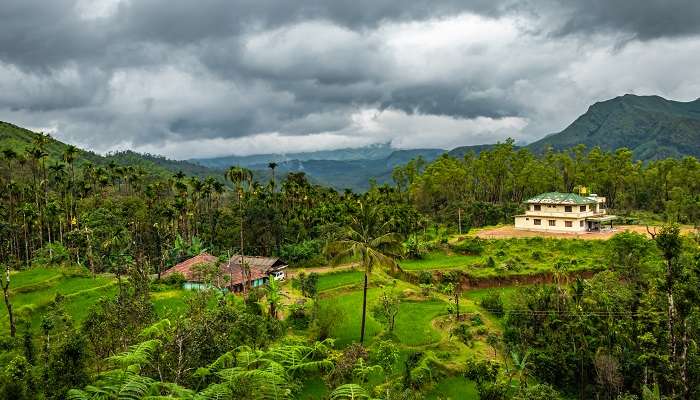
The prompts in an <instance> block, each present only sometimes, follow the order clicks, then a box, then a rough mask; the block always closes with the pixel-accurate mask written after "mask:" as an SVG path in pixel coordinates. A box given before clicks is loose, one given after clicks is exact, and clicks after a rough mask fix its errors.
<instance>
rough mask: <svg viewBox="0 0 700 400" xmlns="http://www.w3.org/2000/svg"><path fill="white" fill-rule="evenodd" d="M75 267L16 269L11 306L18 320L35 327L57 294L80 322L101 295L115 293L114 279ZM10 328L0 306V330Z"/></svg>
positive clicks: (13, 278)
mask: <svg viewBox="0 0 700 400" xmlns="http://www.w3.org/2000/svg"><path fill="white" fill-rule="evenodd" d="M78 272H79V271H78V270H76V269H61V268H34V269H30V270H27V271H22V272H16V273H13V274H12V278H11V286H10V288H11V295H10V299H11V301H12V306H13V308H14V311H15V315H16V317H17V319H18V320H20V319H25V320H28V321H30V322H31V323H32V326H33V327H35V328H36V327H38V325H39V323H40V321H41V317H42V315H43V310H44V309H45V308H46V307H47V306H48V305H50V304H51V303H52V302H53V301H54V299H55V298H56V295H59V294H60V295H62V296H64V297H65V300H64V303H63V304H64V308H65V310H66V312H67V313H68V314H69V315H70V316H71V318H72V319H73V321H74V322H76V323H80V322H82V321H83V320H84V319H85V317H86V316H87V313H88V311H89V309H90V307H91V306H92V305H93V304H94V303H95V302H97V300H98V299H99V298H100V297H104V296H112V295H114V294H115V293H116V286H115V282H116V281H115V280H114V279H112V278H108V277H104V276H97V277H95V278H92V277H89V276H85V275H78V274H77V273H78ZM7 331H9V322H8V319H7V309H6V308H5V307H1V308H0V332H3V333H4V332H7Z"/></svg>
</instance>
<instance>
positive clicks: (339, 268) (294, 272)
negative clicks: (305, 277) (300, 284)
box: [287, 263, 357, 278]
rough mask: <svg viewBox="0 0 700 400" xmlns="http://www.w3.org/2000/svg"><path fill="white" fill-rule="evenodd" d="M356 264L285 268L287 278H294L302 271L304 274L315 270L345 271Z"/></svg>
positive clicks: (319, 272) (320, 272) (326, 271)
mask: <svg viewBox="0 0 700 400" xmlns="http://www.w3.org/2000/svg"><path fill="white" fill-rule="evenodd" d="M356 266H357V263H349V264H341V265H337V266H330V265H324V266H321V267H311V268H290V269H288V270H287V276H288V277H289V278H294V277H295V276H297V275H298V274H299V273H300V272H303V273H305V274H310V273H312V272H315V273H317V274H327V273H330V272H336V271H345V270H348V269H352V268H353V267H356Z"/></svg>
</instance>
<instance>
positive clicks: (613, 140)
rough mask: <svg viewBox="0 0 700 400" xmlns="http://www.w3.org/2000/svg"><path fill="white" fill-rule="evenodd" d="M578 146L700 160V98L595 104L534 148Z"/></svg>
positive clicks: (648, 98)
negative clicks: (624, 149) (627, 149)
mask: <svg viewBox="0 0 700 400" xmlns="http://www.w3.org/2000/svg"><path fill="white" fill-rule="evenodd" d="M579 143H583V144H585V145H586V146H587V147H589V148H590V147H594V146H600V147H601V148H602V149H604V150H615V149H617V148H620V147H627V148H630V149H631V150H632V151H633V152H634V156H635V158H637V159H639V160H652V159H659V158H665V157H682V156H688V155H691V156H695V157H700V99H698V100H695V101H690V102H680V101H672V100H666V99H664V98H662V97H659V96H635V95H630V94H626V95H624V96H620V97H616V98H614V99H610V100H606V101H602V102H598V103H595V104H593V105H592V106H590V107H589V108H588V111H586V113H585V114H583V115H581V116H580V117H578V118H577V119H576V120H575V121H574V122H573V123H572V124H571V125H569V126H568V127H566V129H564V130H563V131H561V132H559V133H556V134H552V135H549V136H546V137H544V138H543V139H540V140H538V141H537V142H534V143H532V144H530V145H529V146H528V147H530V148H531V149H532V150H533V151H534V152H537V153H541V152H543V151H544V149H545V148H546V147H547V146H552V147H553V148H554V149H557V150H560V149H566V148H570V147H573V146H575V145H577V144H579Z"/></svg>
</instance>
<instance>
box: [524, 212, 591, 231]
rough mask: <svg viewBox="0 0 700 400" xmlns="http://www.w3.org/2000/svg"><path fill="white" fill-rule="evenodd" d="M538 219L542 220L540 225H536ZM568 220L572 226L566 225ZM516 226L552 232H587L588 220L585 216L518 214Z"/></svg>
mask: <svg viewBox="0 0 700 400" xmlns="http://www.w3.org/2000/svg"><path fill="white" fill-rule="evenodd" d="M536 219H539V220H540V222H541V224H540V225H535V220H536ZM550 220H553V221H554V226H550V225H549V221H550ZM566 221H569V222H571V227H567V226H566ZM581 222H583V226H581V225H582V224H581ZM515 228H516V229H528V230H538V231H550V232H586V221H585V218H561V217H548V216H533V215H518V216H516V217H515Z"/></svg>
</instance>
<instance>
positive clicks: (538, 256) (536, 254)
mask: <svg viewBox="0 0 700 400" xmlns="http://www.w3.org/2000/svg"><path fill="white" fill-rule="evenodd" d="M530 257H531V258H532V259H533V260H535V261H542V260H543V259H544V255H543V254H542V252H541V251H539V250H533V251H532V253H530Z"/></svg>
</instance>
